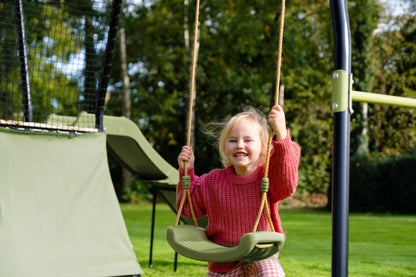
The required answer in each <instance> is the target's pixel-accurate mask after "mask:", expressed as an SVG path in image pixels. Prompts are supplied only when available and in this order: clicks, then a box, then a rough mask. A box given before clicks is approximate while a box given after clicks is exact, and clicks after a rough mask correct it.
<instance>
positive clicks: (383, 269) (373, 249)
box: [121, 203, 416, 277]
mask: <svg viewBox="0 0 416 277" xmlns="http://www.w3.org/2000/svg"><path fill="white" fill-rule="evenodd" d="M121 208H122V212H123V215H124V219H125V222H126V225H127V229H128V232H129V236H130V239H131V242H132V244H133V246H134V251H135V253H136V256H137V259H138V261H139V263H140V266H141V267H142V269H143V270H144V271H145V276H155V277H159V276H163V277H168V276H181V277H182V276H205V275H206V272H207V264H206V263H205V262H199V261H194V260H191V259H188V258H185V257H183V256H180V255H179V258H178V269H177V271H176V272H174V271H173V265H174V251H173V250H172V249H171V248H170V246H169V245H168V243H167V242H166V240H165V230H166V227H167V226H169V225H173V224H174V222H175V214H174V213H173V212H172V211H171V210H170V208H169V207H168V206H167V205H166V204H163V203H160V204H158V205H157V207H156V227H155V234H154V236H155V238H154V246H153V268H149V253H150V231H151V230H150V229H151V217H152V205H151V204H150V203H142V204H139V205H127V204H122V205H121ZM280 216H281V219H282V224H283V229H284V230H285V232H286V238H287V241H286V244H285V247H284V248H283V250H282V251H281V253H280V263H281V264H282V266H283V268H284V270H285V272H286V276H287V277H302V276H305V277H306V276H308V277H310V276H312V277H320V276H326V277H327V276H331V237H332V235H331V231H332V219H331V213H329V212H325V211H316V210H281V211H280ZM415 231H416V216H414V215H406V216H402V215H395V216H392V215H363V214H352V215H350V232H349V276H351V277H363V276H377V277H391V276H400V277H402V276H415V272H416V232H415Z"/></svg>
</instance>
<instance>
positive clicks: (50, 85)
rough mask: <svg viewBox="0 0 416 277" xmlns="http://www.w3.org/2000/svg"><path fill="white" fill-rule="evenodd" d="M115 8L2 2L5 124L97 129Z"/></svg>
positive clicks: (97, 3)
mask: <svg viewBox="0 0 416 277" xmlns="http://www.w3.org/2000/svg"><path fill="white" fill-rule="evenodd" d="M19 2H20V3H19ZM112 9H113V2H112V1H107V0H67V1H64V0H52V1H51V0H47V1H46V0H43V1H41V0H37V1H36V0H31V1H30V0H20V1H2V2H1V3H0V124H1V125H8V126H13V125H17V126H19V125H22V126H31V127H33V126H38V127H39V126H45V125H46V126H47V127H48V128H55V127H56V128H58V129H60V128H63V127H65V126H73V125H76V126H77V127H78V128H95V125H96V122H95V114H96V113H97V103H100V102H103V101H98V100H99V98H98V97H100V96H99V95H100V93H99V91H100V88H99V85H100V84H101V83H104V84H105V82H102V78H103V76H102V72H103V66H106V65H105V62H104V61H105V55H106V49H107V45H108V41H109V30H110V24H111V23H112V21H111V16H112ZM115 28H116V26H115ZM110 39H111V38H110ZM107 52H108V51H107ZM104 89H105V88H104ZM101 97H105V94H104V95H101ZM85 112H86V113H88V114H90V115H89V116H82V117H79V118H82V120H80V119H79V118H78V120H77V117H78V116H79V115H80V114H81V113H83V114H85Z"/></svg>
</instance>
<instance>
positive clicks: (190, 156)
mask: <svg viewBox="0 0 416 277" xmlns="http://www.w3.org/2000/svg"><path fill="white" fill-rule="evenodd" d="M186 162H187V163H188V168H191V167H193V166H194V163H195V156H194V152H193V151H192V147H190V146H183V147H182V151H181V153H180V154H179V156H178V165H179V168H181V169H183V170H185V163H186Z"/></svg>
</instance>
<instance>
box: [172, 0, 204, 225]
mask: <svg viewBox="0 0 416 277" xmlns="http://www.w3.org/2000/svg"><path fill="white" fill-rule="evenodd" d="M198 25H199V0H196V9H195V24H194V43H193V47H192V73H191V86H190V88H189V108H188V130H187V136H186V145H187V146H191V128H192V126H191V125H192V113H193V103H194V91H195V72H196V55H197V52H196V51H197V43H198ZM184 171H185V174H184V176H182V187H183V189H184V190H183V196H182V200H181V203H180V205H179V210H178V212H177V215H176V221H175V227H178V225H179V220H180V217H181V214H182V209H183V206H184V204H185V199H186V198H188V202H189V207H190V209H191V214H192V219H193V221H194V225H195V227H198V222H197V220H196V216H195V212H194V209H193V205H192V200H191V193H190V191H189V189H190V187H191V179H190V176H189V175H188V162H185V169H184Z"/></svg>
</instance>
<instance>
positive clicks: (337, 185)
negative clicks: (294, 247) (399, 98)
mask: <svg viewBox="0 0 416 277" xmlns="http://www.w3.org/2000/svg"><path fill="white" fill-rule="evenodd" d="M330 3H331V13H332V22H333V31H334V45H335V49H334V50H335V56H334V57H335V60H334V69H335V70H342V71H345V73H346V75H347V76H350V74H351V35H350V25H349V18H348V10H347V3H346V0H331V1H330ZM349 79H350V78H348V81H347V82H346V86H348V87H346V88H344V89H343V93H342V95H341V96H340V97H338V98H342V99H341V100H342V101H345V102H346V103H349V100H348V91H349V86H350V84H349V82H350V81H349ZM344 92H346V93H344ZM333 93H334V92H333ZM348 106H349V104H347V108H346V109H344V108H343V109H341V110H337V109H335V110H336V111H335V112H334V114H333V152H332V154H333V156H332V276H333V277H347V276H348V228H349V226H348V225H349V224H348V223H349V160H350V156H349V154H350V153H349V152H350V150H349V149H350V111H349V109H348ZM337 107H338V103H332V108H333V109H334V108H337Z"/></svg>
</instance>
